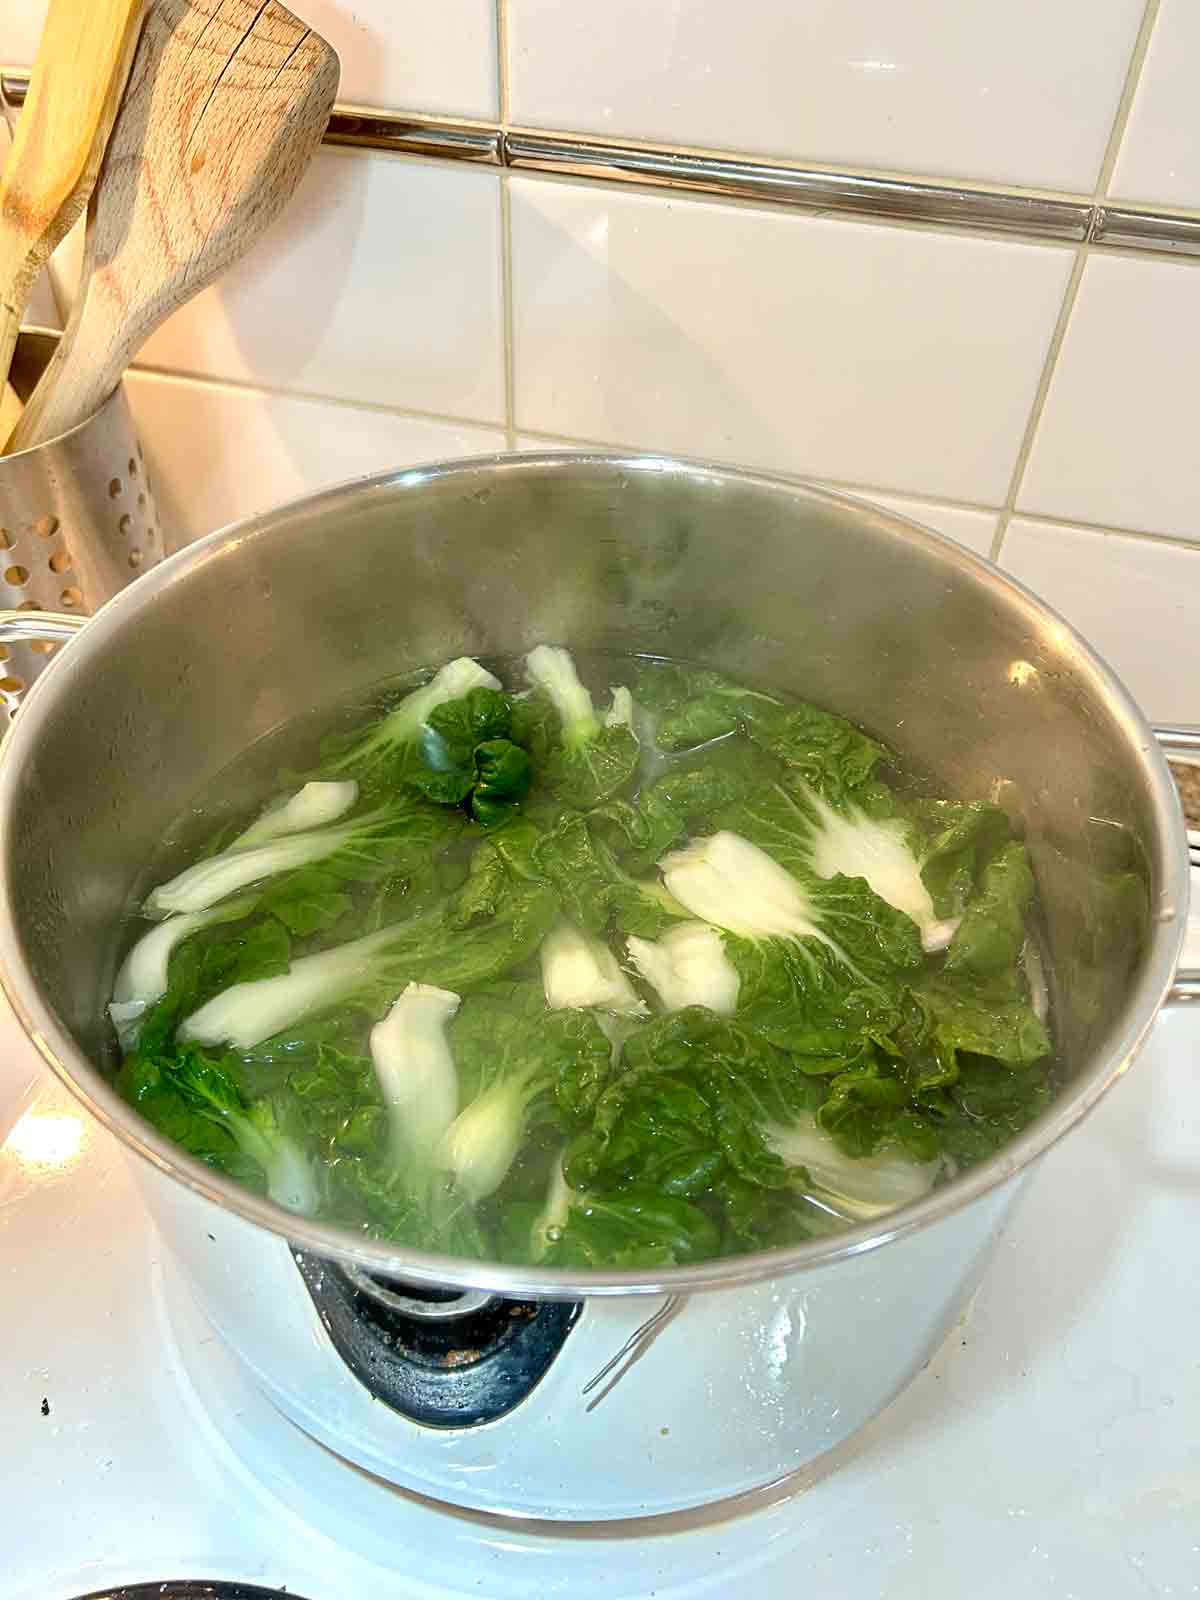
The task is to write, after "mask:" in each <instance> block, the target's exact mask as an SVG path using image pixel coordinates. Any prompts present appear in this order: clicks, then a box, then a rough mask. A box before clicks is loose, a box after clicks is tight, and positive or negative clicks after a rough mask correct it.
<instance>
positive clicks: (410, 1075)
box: [371, 983, 461, 1165]
mask: <svg viewBox="0 0 1200 1600" xmlns="http://www.w3.org/2000/svg"><path fill="white" fill-rule="evenodd" d="M460 1003H461V997H460V996H459V995H456V994H454V993H453V992H452V991H451V990H449V989H436V988H434V987H433V986H432V985H431V984H427V983H410V984H409V985H408V986H407V988H406V989H404V990H403V991H402V993H401V995H400V997H399V999H397V1000H396V1001H394V1002H393V1004H392V1007H391V1010H390V1011H389V1012H388V1014H387V1016H386V1017H384V1019H383V1021H382V1022H377V1023H376V1024H375V1026H374V1027H373V1028H372V1029H371V1060H372V1062H373V1063H374V1066H375V1076H376V1077H377V1078H378V1080H379V1088H380V1092H381V1093H382V1095H383V1103H384V1105H385V1106H386V1107H387V1115H388V1143H389V1145H390V1147H391V1152H392V1156H393V1159H395V1160H397V1161H400V1160H407V1161H409V1162H413V1163H419V1164H422V1165H424V1164H428V1163H430V1162H431V1161H432V1160H433V1156H434V1152H435V1151H436V1149H437V1147H438V1143H439V1141H440V1140H441V1139H442V1137H443V1136H444V1134H445V1132H446V1130H447V1128H449V1126H450V1124H451V1123H452V1122H453V1121H454V1118H455V1116H456V1115H457V1114H458V1073H457V1072H456V1070H455V1066H454V1057H453V1055H452V1054H451V1052H450V1045H449V1043H448V1042H447V1039H446V1024H447V1023H448V1022H449V1021H450V1019H451V1018H452V1017H453V1016H454V1014H455V1013H456V1012H457V1010H458V1008H459V1005H460Z"/></svg>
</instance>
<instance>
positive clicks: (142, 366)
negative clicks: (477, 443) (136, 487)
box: [128, 361, 505, 433]
mask: <svg viewBox="0 0 1200 1600" xmlns="http://www.w3.org/2000/svg"><path fill="white" fill-rule="evenodd" d="M128 371H129V372H131V373H133V374H134V376H136V377H146V378H164V379H166V381H167V382H168V383H183V384H194V385H195V386H196V388H198V389H228V390H230V391H231V392H232V393H234V394H240V395H263V396H265V397H266V398H267V399H270V400H299V401H300V402H301V403H304V404H308V405H318V406H337V407H340V408H341V409H342V410H344V411H370V412H372V413H373V414H374V415H376V416H382V417H408V418H411V419H412V420H413V421H416V422H440V423H444V424H447V425H449V426H450V427H454V428H486V429H487V430H488V431H489V432H490V433H503V432H504V431H505V428H504V422H503V420H502V419H501V418H499V417H490V418H489V417H470V416H463V415H462V414H461V413H456V412H452V411H424V410H422V409H421V407H420V406H392V405H387V404H385V403H384V402H383V401H382V400H351V399H347V398H346V396H345V395H339V394H329V393H328V392H326V391H322V390H317V389H285V388H283V387H282V386H281V385H279V384H273V383H263V382H261V381H260V382H252V381H251V380H250V379H248V378H227V377H218V376H216V375H215V374H213V373H209V372H189V371H187V370H186V369H185V368H183V367H160V366H156V365H154V364H153V363H151V362H144V361H137V362H135V363H134V364H133V366H131V367H130V368H129V369H128Z"/></svg>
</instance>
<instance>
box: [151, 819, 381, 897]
mask: <svg viewBox="0 0 1200 1600" xmlns="http://www.w3.org/2000/svg"><path fill="white" fill-rule="evenodd" d="M372 820H373V818H372V817H358V818H356V819H353V820H351V821H349V822H342V823H338V824H336V825H335V826H333V827H329V828H310V829H309V830H308V831H307V832H305V833H289V834H285V835H283V837H282V838H278V839H269V840H268V841H267V842H266V843H265V844H259V845H251V846H250V847H249V848H248V849H242V848H237V849H235V848H232V847H231V848H230V849H228V850H222V851H221V852H220V854H219V855H215V856H210V857H209V858H208V859H207V860H206V861H197V862H196V863H195V865H193V866H190V867H187V868H185V870H184V871H183V872H181V873H179V875H178V876H177V877H174V878H172V879H171V880H170V881H169V882H168V883H163V884H160V885H159V886H158V888H157V889H155V890H154V891H153V892H152V893H151V894H150V895H149V896H148V897H147V899H146V904H145V906H144V908H143V909H144V911H145V914H146V916H148V917H164V916H169V915H170V914H171V913H172V912H175V911H204V910H206V909H207V908H208V907H209V906H214V905H216V904H217V902H218V901H220V900H224V899H225V897H226V895H231V894H236V892H237V891H238V890H239V889H244V888H246V887H247V885H249V884H252V883H257V882H259V880H260V879H262V878H273V877H277V876H278V874H279V873H281V872H291V871H292V870H293V869H294V868H296V867H308V866H313V865H315V863H317V862H318V861H325V860H327V859H328V858H329V857H330V856H332V855H336V853H337V852H338V851H339V850H340V849H341V848H342V846H343V845H346V844H349V843H350V842H351V841H352V840H353V839H354V838H355V836H356V835H357V834H358V833H359V832H360V831H361V830H362V828H363V827H364V826H365V825H368V824H369V823H370V822H371V821H372Z"/></svg>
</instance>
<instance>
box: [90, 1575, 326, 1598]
mask: <svg viewBox="0 0 1200 1600" xmlns="http://www.w3.org/2000/svg"><path fill="white" fill-rule="evenodd" d="M76 1600H304V1596H303V1595H300V1594H297V1593H296V1592H295V1590H293V1589H286V1590H285V1589H260V1588H259V1587H258V1585H257V1584H253V1583H226V1582H224V1581H223V1580H222V1579H220V1578H214V1579H212V1580H211V1581H209V1580H205V1579H203V1578H168V1579H167V1580H166V1581H165V1582H164V1583H125V1584H122V1585H120V1587H119V1588H116V1589H95V1590H93V1591H92V1593H91V1594H81V1595H79V1596H77V1597H76Z"/></svg>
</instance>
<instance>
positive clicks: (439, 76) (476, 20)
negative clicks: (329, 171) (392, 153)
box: [0, 0, 498, 117]
mask: <svg viewBox="0 0 1200 1600" xmlns="http://www.w3.org/2000/svg"><path fill="white" fill-rule="evenodd" d="M46 4H47V0H4V5H3V8H2V11H0V62H3V63H4V64H5V65H6V66H16V67H27V66H29V65H31V64H32V62H33V59H34V56H35V55H36V54H37V46H38V39H39V37H40V35H41V30H42V21H43V19H44V17H45V15H46ZM289 9H290V10H293V11H295V12H296V14H297V16H300V17H303V19H304V21H305V22H306V23H308V25H309V26H310V27H312V28H314V29H315V30H316V31H317V32H318V33H319V34H321V36H322V37H323V38H325V39H327V40H328V41H329V43H330V44H331V45H332V46H333V48H334V49H335V50H336V51H337V53H338V59H339V60H340V61H341V64H342V79H341V86H340V88H339V90H338V98H339V99H341V100H348V101H353V102H355V103H357V104H360V105H368V106H384V107H396V108H400V109H403V110H406V111H428V112H442V113H445V114H449V115H453V116H462V117H494V116H495V115H496V110H497V99H498V96H497V72H496V15H495V4H494V0H433V3H432V4H430V3H429V0H292V4H291V6H290V7H289Z"/></svg>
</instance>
